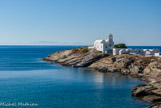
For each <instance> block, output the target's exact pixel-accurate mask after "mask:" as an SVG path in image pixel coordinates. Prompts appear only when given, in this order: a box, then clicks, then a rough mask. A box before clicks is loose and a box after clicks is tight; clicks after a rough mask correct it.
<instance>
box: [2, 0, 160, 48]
mask: <svg viewBox="0 0 161 108" xmlns="http://www.w3.org/2000/svg"><path fill="white" fill-rule="evenodd" d="M110 33H112V34H113V36H114V42H115V43H121V42H124V43H126V44H127V45H154V46H155V45H156V46H161V0H0V45H6V44H8V45H12V44H13V45H14V44H20V45H22V44H24V45H26V44H32V45H34V44H49V45H53V44H57V45H60V44H65V45H72V44H81V45H87V44H93V41H94V40H96V39H106V38H107V36H108V34H110Z"/></svg>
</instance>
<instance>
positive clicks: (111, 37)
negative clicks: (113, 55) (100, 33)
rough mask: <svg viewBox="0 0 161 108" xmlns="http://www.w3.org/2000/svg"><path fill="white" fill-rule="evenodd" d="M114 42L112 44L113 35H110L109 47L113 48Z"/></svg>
mask: <svg viewBox="0 0 161 108" xmlns="http://www.w3.org/2000/svg"><path fill="white" fill-rule="evenodd" d="M113 46H114V42H113V35H112V34H111V33H110V34H109V47H111V48H113Z"/></svg>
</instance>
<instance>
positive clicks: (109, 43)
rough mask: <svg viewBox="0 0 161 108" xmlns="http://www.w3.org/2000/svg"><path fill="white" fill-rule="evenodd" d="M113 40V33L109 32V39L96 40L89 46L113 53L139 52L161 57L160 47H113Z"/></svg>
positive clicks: (144, 54)
mask: <svg viewBox="0 0 161 108" xmlns="http://www.w3.org/2000/svg"><path fill="white" fill-rule="evenodd" d="M113 47H114V41H113V35H112V34H109V39H107V40H96V41H95V42H94V46H92V47H89V48H94V49H96V50H98V51H101V52H102V53H108V52H113V55H121V54H139V55H143V56H158V57H161V53H160V49H131V48H113Z"/></svg>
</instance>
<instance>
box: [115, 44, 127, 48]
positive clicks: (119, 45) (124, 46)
mask: <svg viewBox="0 0 161 108" xmlns="http://www.w3.org/2000/svg"><path fill="white" fill-rule="evenodd" d="M114 48H127V46H126V44H125V43H120V44H115V45H114Z"/></svg>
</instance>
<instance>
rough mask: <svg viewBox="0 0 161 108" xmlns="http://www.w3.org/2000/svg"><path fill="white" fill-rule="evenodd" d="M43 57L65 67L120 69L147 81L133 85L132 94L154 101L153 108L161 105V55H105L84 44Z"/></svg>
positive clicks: (109, 70)
mask: <svg viewBox="0 0 161 108" xmlns="http://www.w3.org/2000/svg"><path fill="white" fill-rule="evenodd" d="M43 60H45V61H49V62H53V63H59V64H61V65H63V66H72V67H86V68H89V69H94V70H98V71H100V72H119V73H121V74H123V75H128V76H130V77H136V78H140V79H141V80H144V81H145V84H142V85H137V86H136V87H134V88H132V91H131V94H132V96H134V97H137V98H138V99H142V100H144V101H147V102H150V103H153V105H152V106H150V107H149V108H161V58H159V57H144V56H141V55H136V54H135V55H130V54H123V55H116V56H113V55H112V54H110V53H109V54H102V53H101V52H99V51H97V50H95V49H89V48H88V47H80V48H76V49H69V50H64V51H59V52H56V53H53V54H50V55H48V57H46V58H44V59H43Z"/></svg>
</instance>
